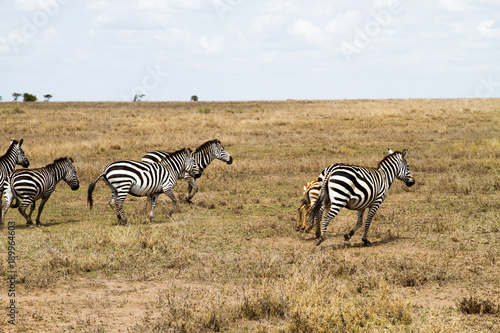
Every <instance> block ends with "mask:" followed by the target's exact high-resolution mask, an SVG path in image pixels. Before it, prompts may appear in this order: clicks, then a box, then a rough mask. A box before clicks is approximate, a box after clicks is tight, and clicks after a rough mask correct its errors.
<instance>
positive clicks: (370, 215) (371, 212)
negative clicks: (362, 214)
mask: <svg viewBox="0 0 500 333" xmlns="http://www.w3.org/2000/svg"><path fill="white" fill-rule="evenodd" d="M379 207H380V205H375V206H372V207H370V210H369V211H368V216H367V217H366V224H365V232H364V233H363V237H362V238H361V240H362V241H363V245H364V246H370V244H371V242H370V241H369V240H368V229H370V225H371V223H372V219H373V216H375V213H376V212H377V211H378V208H379Z"/></svg>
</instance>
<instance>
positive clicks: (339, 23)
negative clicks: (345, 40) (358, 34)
mask: <svg viewBox="0 0 500 333" xmlns="http://www.w3.org/2000/svg"><path fill="white" fill-rule="evenodd" d="M361 20H363V15H362V14H361V13H360V12H358V11H357V10H349V11H347V12H345V13H342V14H339V15H337V16H336V17H335V18H334V19H332V20H331V21H330V22H328V24H327V26H326V28H325V30H326V32H328V33H332V34H345V33H346V32H352V31H353V29H354V28H355V27H356V26H357V25H358V24H359V23H360V22H361Z"/></svg>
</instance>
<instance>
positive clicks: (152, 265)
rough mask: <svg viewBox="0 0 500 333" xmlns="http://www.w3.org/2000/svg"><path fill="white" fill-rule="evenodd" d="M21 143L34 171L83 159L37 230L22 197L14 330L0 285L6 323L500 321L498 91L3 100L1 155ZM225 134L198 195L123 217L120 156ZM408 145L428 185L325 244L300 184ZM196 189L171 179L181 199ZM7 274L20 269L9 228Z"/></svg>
mask: <svg viewBox="0 0 500 333" xmlns="http://www.w3.org/2000/svg"><path fill="white" fill-rule="evenodd" d="M11 138H16V139H20V138H24V142H25V143H24V145H23V148H24V150H25V152H26V155H27V157H28V158H29V159H30V162H31V166H32V167H39V166H44V165H46V164H48V163H51V162H52V161H53V160H54V159H56V158H59V157H61V156H71V157H73V159H74V160H75V166H76V167H77V171H78V176H79V179H80V183H81V188H80V190H78V191H76V192H72V191H71V190H70V188H69V187H68V186H67V185H66V184H64V183H63V182H61V183H60V184H59V186H58V188H57V189H56V191H55V192H54V194H53V195H52V197H51V198H50V200H49V201H48V203H47V205H46V206H45V210H44V213H43V215H42V224H43V226H42V227H38V228H27V227H26V226H25V221H24V219H23V218H22V217H21V215H20V214H19V213H18V212H17V211H16V210H14V209H11V210H9V211H8V212H7V221H15V222H16V225H17V229H16V255H17V260H16V270H17V284H16V297H15V300H16V304H17V311H18V313H17V317H16V325H15V326H12V325H10V324H8V323H7V320H8V317H7V315H6V314H7V309H6V306H7V302H9V300H10V298H9V297H8V296H7V286H6V284H5V283H4V284H3V285H4V287H3V288H1V291H0V300H1V304H2V309H3V310H2V311H3V312H5V314H2V315H0V331H2V330H4V331H18V332H35V331H36V332H56V331H57V332H401V331H404V332H493V331H496V332H498V331H500V312H499V306H500V259H499V258H500V256H499V255H500V238H499V236H500V100H498V99H464V100H427V99H420V100H419V99H417V100H413V99H411V100H348V101H294V100H290V101H276V102H264V101H262V102H189V103H188V102H185V103H182V102H162V103H155V102H140V103H99V102H95V103H84V102H79V103H76V102H75V103H56V102H49V103H42V102H38V103H0V153H2V154H3V152H4V151H6V150H7V148H8V144H9V142H10V139H11ZM214 138H218V139H220V140H221V142H222V144H223V145H224V146H225V148H226V149H227V150H228V151H229V152H230V153H231V154H232V156H233V158H234V163H233V164H232V165H226V164H225V163H222V162H220V161H217V160H216V161H214V162H212V164H211V165H210V166H209V167H208V168H207V169H206V171H205V173H204V175H203V177H202V178H200V179H199V180H198V182H197V183H198V186H199V187H200V192H199V193H198V194H197V195H196V196H195V197H194V198H193V203H194V204H193V205H188V204H187V203H185V202H181V203H180V204H179V205H178V208H177V209H176V211H175V213H174V215H173V216H172V218H169V217H168V212H169V209H170V201H169V200H167V197H166V196H160V203H159V205H158V206H157V209H156V212H155V213H156V214H155V220H156V223H154V224H150V223H148V209H147V207H146V199H145V198H134V197H128V198H127V200H126V201H125V205H124V209H125V211H126V213H127V214H128V217H129V222H130V223H129V225H127V226H119V225H117V224H116V218H115V217H114V214H113V213H112V211H111V209H110V207H109V206H108V204H107V201H108V198H109V194H110V191H109V190H108V189H107V187H106V186H105V185H104V183H103V182H102V181H100V182H99V183H98V184H97V187H96V191H95V192H94V209H93V210H89V209H88V207H87V206H86V190H87V187H88V184H89V183H90V181H91V180H93V179H94V178H95V177H96V176H97V175H98V174H99V173H100V172H101V171H102V170H103V168H104V167H105V166H106V165H107V164H108V163H110V162H112V161H116V160H119V159H140V158H141V156H142V155H143V154H144V152H146V151H148V150H154V149H165V150H176V149H178V148H179V147H185V146H189V147H192V148H196V147H197V146H199V145H200V144H202V143H203V142H205V141H207V140H210V139H214ZM386 148H391V149H393V150H402V149H404V148H408V149H409V155H408V158H407V160H408V162H409V164H410V167H411V171H412V173H413V175H414V176H415V177H416V185H415V186H413V187H411V188H406V186H405V185H404V184H403V183H401V182H398V181H396V182H395V183H394V185H393V186H392V188H391V190H390V192H389V196H388V198H387V199H386V201H385V202H384V204H383V205H382V207H381V209H380V210H379V212H378V213H377V215H376V216H375V219H374V222H373V224H372V227H371V229H370V234H369V238H370V240H371V241H372V244H373V245H372V246H371V247H362V246H361V232H358V234H356V235H355V236H354V237H353V238H352V239H351V241H350V242H348V243H346V242H344V241H343V236H342V235H343V234H344V233H345V232H346V231H348V230H349V229H350V228H351V227H352V226H353V225H354V224H355V220H356V213H355V212H352V211H348V210H342V211H341V213H340V214H339V215H338V216H337V217H336V218H335V219H334V220H333V221H332V222H331V223H330V226H329V228H328V232H327V239H326V241H325V242H324V243H323V244H321V245H320V246H318V247H316V246H315V241H314V239H313V237H314V236H313V234H303V233H297V232H295V224H296V220H297V210H296V208H297V206H298V205H299V202H300V198H301V192H302V186H303V185H304V184H305V183H306V182H307V181H309V180H311V179H315V178H316V177H317V176H318V174H319V173H320V171H321V170H322V169H323V168H325V167H327V166H329V165H330V164H333V163H337V162H346V163H352V164H359V165H365V166H376V165H377V163H378V161H380V160H381V159H382V158H383V157H384V154H385V152H386ZM186 188H187V185H186V183H185V182H182V181H180V182H179V183H178V185H177V187H176V194H177V196H178V197H179V198H183V197H184V196H185V192H186ZM0 237H1V240H0V250H1V252H2V254H1V256H2V258H4V259H2V261H1V264H0V276H1V277H2V280H4V281H5V279H6V277H7V275H8V273H7V271H8V270H9V269H8V266H7V262H6V259H5V258H6V257H7V235H6V232H5V230H4V231H3V232H2V233H1V234H0Z"/></svg>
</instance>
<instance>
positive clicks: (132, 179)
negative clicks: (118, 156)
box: [87, 148, 199, 224]
mask: <svg viewBox="0 0 500 333" xmlns="http://www.w3.org/2000/svg"><path fill="white" fill-rule="evenodd" d="M184 172H187V173H189V174H191V175H196V174H197V173H198V172H199V169H198V166H197V165H196V163H195V161H194V158H193V155H192V152H191V149H189V148H184V149H181V150H178V151H176V152H174V153H171V154H170V155H168V156H167V157H164V158H162V159H161V160H160V161H159V162H158V163H147V162H138V161H118V162H113V163H111V164H109V165H108V166H107V167H106V168H105V169H104V171H103V172H102V173H101V174H100V175H99V176H98V177H97V178H96V179H95V180H94V181H93V182H92V183H91V184H90V186H89V189H88V195H87V203H88V204H89V206H90V208H91V209H92V205H93V201H92V192H93V191H94V188H95V184H96V183H97V181H98V180H99V179H100V178H101V177H102V178H103V179H104V182H105V183H106V185H107V186H108V187H109V188H110V189H111V199H110V200H109V205H110V206H111V208H112V209H113V211H114V212H115V214H116V216H117V217H118V223H119V224H126V223H127V218H126V217H125V212H124V211H123V202H124V201H125V198H126V197H127V194H131V195H134V196H137V197H143V196H147V197H148V202H149V204H150V205H151V213H150V214H149V220H150V221H151V222H153V212H154V209H155V206H156V202H157V200H158V196H159V195H160V194H161V193H165V194H166V195H168V197H169V198H170V199H171V200H172V211H171V212H170V215H172V213H173V212H174V209H175V205H176V204H177V198H176V197H175V195H174V191H173V188H174V186H175V184H176V183H177V178H179V175H180V174H183V173H184Z"/></svg>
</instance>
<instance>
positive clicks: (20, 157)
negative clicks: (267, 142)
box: [11, 139, 30, 168]
mask: <svg viewBox="0 0 500 333" xmlns="http://www.w3.org/2000/svg"><path fill="white" fill-rule="evenodd" d="M23 141H24V140H23V139H21V140H19V141H17V140H12V141H11V146H13V148H17V149H16V150H17V157H16V164H19V165H21V166H22V167H23V168H27V167H29V166H30V162H29V161H28V158H27V157H26V155H24V150H23V149H22V148H21V145H22V144H23Z"/></svg>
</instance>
